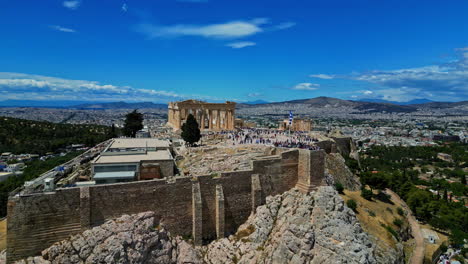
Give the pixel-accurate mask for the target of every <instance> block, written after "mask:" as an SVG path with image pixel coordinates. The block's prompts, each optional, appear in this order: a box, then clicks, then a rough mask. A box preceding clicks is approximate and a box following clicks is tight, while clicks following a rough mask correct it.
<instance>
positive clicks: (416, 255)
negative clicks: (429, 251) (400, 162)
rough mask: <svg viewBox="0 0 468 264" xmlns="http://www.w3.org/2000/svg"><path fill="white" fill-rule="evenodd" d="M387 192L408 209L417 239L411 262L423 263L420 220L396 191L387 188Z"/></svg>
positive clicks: (413, 263) (410, 222)
mask: <svg viewBox="0 0 468 264" xmlns="http://www.w3.org/2000/svg"><path fill="white" fill-rule="evenodd" d="M385 192H386V193H387V194H389V195H390V196H391V197H392V200H394V201H395V202H397V203H400V204H401V205H402V206H403V209H405V210H406V212H407V213H408V215H407V216H406V217H407V219H408V222H409V224H410V225H411V233H412V235H413V237H414V240H415V241H416V246H415V247H414V250H413V254H412V255H411V259H410V263H411V264H423V262H424V237H423V236H422V233H421V228H420V227H419V224H418V222H417V221H416V218H415V217H414V215H413V212H411V209H410V208H409V207H408V205H407V204H406V203H405V201H403V200H402V199H401V198H400V196H398V194H396V193H394V192H393V191H392V190H390V189H386V190H385Z"/></svg>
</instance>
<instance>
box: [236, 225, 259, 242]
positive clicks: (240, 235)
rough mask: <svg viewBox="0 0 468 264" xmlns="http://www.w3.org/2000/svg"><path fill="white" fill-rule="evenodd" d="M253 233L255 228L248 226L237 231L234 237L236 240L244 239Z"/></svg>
mask: <svg viewBox="0 0 468 264" xmlns="http://www.w3.org/2000/svg"><path fill="white" fill-rule="evenodd" d="M253 232H255V226H253V225H249V226H247V228H245V229H242V230H239V231H238V232H237V233H236V234H235V235H234V236H235V239H236V240H240V239H242V238H244V237H248V236H250V234H252V233H253Z"/></svg>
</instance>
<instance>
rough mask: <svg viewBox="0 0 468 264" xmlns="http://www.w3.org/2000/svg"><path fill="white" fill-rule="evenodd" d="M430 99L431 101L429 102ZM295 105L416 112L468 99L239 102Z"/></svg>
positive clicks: (256, 106)
mask: <svg viewBox="0 0 468 264" xmlns="http://www.w3.org/2000/svg"><path fill="white" fill-rule="evenodd" d="M428 101H429V102H428ZM293 105H303V106H305V107H308V108H343V107H348V108H349V109H350V111H351V110H353V109H354V110H359V111H364V112H384V111H385V112H406V113H409V112H414V111H417V110H418V109H424V108H426V109H428V108H453V107H458V106H466V107H468V101H462V102H455V103H451V102H432V101H430V100H427V99H418V100H413V101H410V102H407V103H398V104H397V102H388V101H384V100H379V101H378V102H369V101H352V100H342V99H337V98H332V97H325V96H321V97H316V98H311V99H300V100H291V101H284V102H274V103H266V104H261V105H248V104H239V105H238V108H240V109H241V108H258V107H272V108H274V107H277V108H279V107H281V108H288V107H291V108H292V106H293Z"/></svg>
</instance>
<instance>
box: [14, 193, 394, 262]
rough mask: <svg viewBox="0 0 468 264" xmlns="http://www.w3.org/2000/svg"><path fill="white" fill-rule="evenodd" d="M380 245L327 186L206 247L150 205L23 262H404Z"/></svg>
mask: <svg viewBox="0 0 468 264" xmlns="http://www.w3.org/2000/svg"><path fill="white" fill-rule="evenodd" d="M378 251H381V250H379V249H378V248H376V246H375V243H373V242H372V238H371V237H370V236H369V235H368V234H367V233H365V232H364V231H363V229H362V228H361V225H360V223H359V222H358V220H357V218H356V216H355V214H354V212H353V211H352V210H351V209H349V208H347V207H346V206H345V204H344V202H343V200H342V199H341V197H340V196H339V195H338V194H337V192H336V191H335V190H334V189H333V188H332V187H329V186H323V187H320V188H318V190H317V191H314V192H311V193H309V194H303V193H301V192H299V191H298V190H296V189H292V190H290V191H288V192H285V193H283V194H281V195H277V196H274V197H268V198H267V200H266V203H265V205H262V206H259V207H258V208H257V210H256V212H255V214H252V215H251V216H250V217H249V219H248V220H247V221H246V223H244V224H243V225H242V226H240V227H239V229H238V231H237V233H236V234H233V235H231V236H229V237H227V238H223V239H219V240H216V241H213V242H211V243H209V244H208V245H205V246H202V247H194V246H192V244H191V241H190V240H184V239H182V238H181V237H173V236H171V235H170V233H169V232H168V231H167V230H166V229H165V228H164V223H158V222H156V220H155V216H154V214H153V213H152V212H146V213H141V214H137V215H131V216H129V215H124V216H122V217H120V218H118V219H115V220H112V221H107V222H106V223H105V224H103V225H101V226H98V227H94V228H93V229H90V230H87V231H85V232H83V233H82V234H79V235H75V236H72V237H71V238H70V239H68V240H65V241H61V242H58V243H56V244H54V245H53V246H51V247H49V248H48V249H46V250H44V251H43V252H42V256H37V257H31V258H28V259H26V260H22V261H20V262H19V263H210V264H215V263H398V262H395V258H391V257H390V258H389V257H388V256H387V257H385V258H382V257H379V256H378V255H380V254H378Z"/></svg>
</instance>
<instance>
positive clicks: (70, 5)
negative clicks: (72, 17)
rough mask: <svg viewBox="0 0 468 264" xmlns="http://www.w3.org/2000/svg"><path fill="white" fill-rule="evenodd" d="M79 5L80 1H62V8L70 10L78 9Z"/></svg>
mask: <svg viewBox="0 0 468 264" xmlns="http://www.w3.org/2000/svg"><path fill="white" fill-rule="evenodd" d="M80 5H81V1H78V0H74V1H63V6H64V7H66V8H68V9H71V10H75V9H78V7H80Z"/></svg>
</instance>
